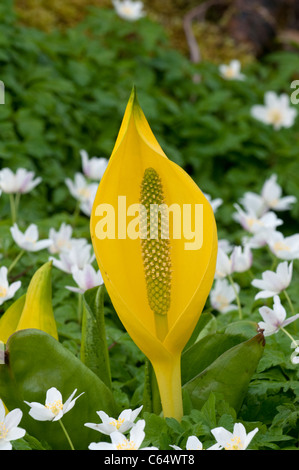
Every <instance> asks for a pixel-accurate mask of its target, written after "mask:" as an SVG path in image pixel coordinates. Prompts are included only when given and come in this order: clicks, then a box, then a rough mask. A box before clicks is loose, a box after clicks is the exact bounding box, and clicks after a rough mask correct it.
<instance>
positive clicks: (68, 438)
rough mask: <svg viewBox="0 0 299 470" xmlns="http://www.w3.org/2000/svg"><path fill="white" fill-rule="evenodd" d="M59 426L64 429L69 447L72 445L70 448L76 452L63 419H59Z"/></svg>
mask: <svg viewBox="0 0 299 470" xmlns="http://www.w3.org/2000/svg"><path fill="white" fill-rule="evenodd" d="M59 424H60V426H61V428H62V430H63V432H64V435H65V437H66V438H67V441H68V443H69V445H70V448H71V449H72V450H75V448H74V446H73V443H72V441H71V438H70V436H69V434H68V432H67V430H66V429H65V427H64V425H63V423H62V421H61V419H59Z"/></svg>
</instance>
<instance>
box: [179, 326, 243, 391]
mask: <svg viewBox="0 0 299 470" xmlns="http://www.w3.org/2000/svg"><path fill="white" fill-rule="evenodd" d="M244 339H245V338H242V337H241V336H237V335H229V334H224V333H215V334H211V335H207V336H204V337H203V338H202V339H201V340H200V341H197V342H196V343H195V344H194V345H193V346H191V347H190V348H188V349H187V350H186V351H184V352H183V354H182V362H181V364H182V383H183V384H185V383H186V382H188V381H189V380H191V379H193V378H194V377H196V376H197V375H198V374H199V373H201V372H202V371H203V370H204V369H206V368H207V367H208V366H209V365H210V364H212V363H213V362H214V361H215V360H216V359H217V358H218V357H219V356H220V355H221V354H223V353H224V352H225V351H227V350H228V349H230V348H232V347H233V346H236V345H237V344H239V343H240V342H241V341H242V340H244Z"/></svg>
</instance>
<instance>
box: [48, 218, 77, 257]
mask: <svg viewBox="0 0 299 470" xmlns="http://www.w3.org/2000/svg"><path fill="white" fill-rule="evenodd" d="M72 233H73V228H72V227H71V225H68V224H66V223H64V222H63V223H62V224H61V225H60V227H59V229H58V230H55V228H53V227H51V228H50V230H49V240H52V242H53V243H52V245H50V246H49V252H50V253H51V254H52V255H55V254H57V253H61V252H62V251H66V250H69V249H70V248H71V247H72Z"/></svg>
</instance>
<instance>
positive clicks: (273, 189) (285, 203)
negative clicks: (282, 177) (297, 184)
mask: <svg viewBox="0 0 299 470" xmlns="http://www.w3.org/2000/svg"><path fill="white" fill-rule="evenodd" d="M261 197H262V199H263V201H264V204H265V206H266V208H267V209H272V210H275V211H286V210H289V209H290V208H291V205H292V204H294V203H295V202H296V201H297V198H296V197H295V196H282V188H281V186H280V185H279V184H278V183H277V175H276V174H273V175H271V176H270V178H268V179H267V180H266V181H265V183H264V185H263V187H262V192H261Z"/></svg>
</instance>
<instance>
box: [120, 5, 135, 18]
mask: <svg viewBox="0 0 299 470" xmlns="http://www.w3.org/2000/svg"><path fill="white" fill-rule="evenodd" d="M122 12H123V13H124V14H125V15H127V16H131V15H132V14H133V8H132V7H128V6H123V7H122Z"/></svg>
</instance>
